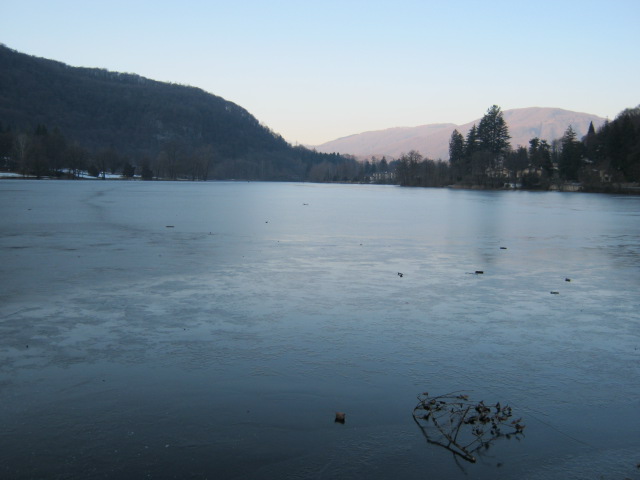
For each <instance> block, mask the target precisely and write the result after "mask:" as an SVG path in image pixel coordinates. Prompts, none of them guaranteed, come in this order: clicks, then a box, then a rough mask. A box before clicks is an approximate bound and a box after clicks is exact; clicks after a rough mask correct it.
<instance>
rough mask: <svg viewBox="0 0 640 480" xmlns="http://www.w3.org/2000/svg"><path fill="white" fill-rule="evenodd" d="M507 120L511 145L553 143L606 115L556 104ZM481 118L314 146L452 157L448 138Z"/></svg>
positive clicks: (366, 153)
mask: <svg viewBox="0 0 640 480" xmlns="http://www.w3.org/2000/svg"><path fill="white" fill-rule="evenodd" d="M503 114H504V119H505V121H506V122H507V126H508V127H509V133H510V135H511V146H512V147H513V148H516V147H517V146H518V145H522V146H528V144H529V140H530V139H531V138H534V137H538V138H540V139H543V140H547V141H548V142H549V143H551V142H552V141H553V140H555V139H558V138H560V137H561V136H562V135H563V134H564V132H565V130H566V129H567V127H568V126H569V125H571V126H572V127H573V129H574V131H576V133H577V135H578V137H581V136H583V135H586V133H587V130H588V128H589V123H591V122H593V125H594V127H595V128H598V127H599V126H601V125H602V124H603V123H604V122H605V120H606V119H605V118H602V117H599V116H597V115H593V114H589V113H583V112H574V111H571V110H565V109H562V108H555V107H526V108H515V109H509V110H504V111H503ZM480 119H481V117H479V118H477V119H475V120H472V121H470V122H467V123H464V124H461V125H456V124H454V123H430V124H425V125H418V126H415V127H390V128H387V129H383V130H371V131H367V132H362V133H356V134H353V135H348V136H345V137H340V138H337V139H335V140H331V141H329V142H325V143H323V144H320V145H316V146H313V147H311V148H315V149H316V150H317V151H319V152H324V153H334V152H339V153H341V154H350V155H354V156H356V157H357V158H369V157H372V156H377V157H382V156H386V157H391V158H397V157H399V156H400V155H402V154H403V153H407V152H409V151H411V150H417V151H419V152H420V153H421V154H422V155H424V156H426V157H429V158H433V159H443V160H446V159H448V158H449V139H450V138H451V133H452V132H453V131H454V130H456V129H457V130H458V131H459V132H460V133H462V135H463V136H466V134H467V132H468V131H469V129H470V128H471V127H472V126H473V125H474V124H476V125H478V124H479V123H480Z"/></svg>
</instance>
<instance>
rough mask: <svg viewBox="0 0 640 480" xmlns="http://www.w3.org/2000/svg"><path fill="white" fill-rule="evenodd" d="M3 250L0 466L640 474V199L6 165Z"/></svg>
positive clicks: (8, 474) (116, 470) (103, 472)
mask: <svg viewBox="0 0 640 480" xmlns="http://www.w3.org/2000/svg"><path fill="white" fill-rule="evenodd" d="M0 252H2V253H1V257H0V478H7V479H31V478H38V479H39V478H46V479H50V478H54V479H62V478H65V479H66V478H82V479H94V478H95V479H98V478H159V479H162V478H215V479H220V478H243V479H245V478H246V479H258V478H260V479H291V478H294V479H297V478H300V479H302V478H304V479H306V478H325V479H333V478H347V479H351V478H353V479H355V478H367V479H372V478H374V479H376V478H381V479H382V478H402V479H418V478H420V479H423V478H429V479H440V478H453V479H455V478H474V479H476V478H478V479H493V478H504V479H516V478H517V479H572V478H575V479H584V478H593V479H600V478H606V479H620V480H622V479H625V478H640V469H639V468H638V467H637V465H638V464H639V463H640V434H639V433H638V432H640V415H639V414H638V412H639V411H640V350H639V349H640V311H639V308H638V307H639V305H640V197H631V196H616V195H595V194H580V193H550V192H545V193H531V192H490V191H487V192H484V191H462V190H447V189H409V188H400V187H392V186H364V185H352V186H350V185H316V184H294V183H247V182H244V183H243V182H207V183H186V182H185V183H180V182H173V183H171V182H169V183H164V182H149V183H146V182H120V181H76V182H73V181H28V180H27V181H23V180H3V181H0ZM475 271H483V272H484V273H483V274H481V275H476V274H475V273H474V272H475ZM399 272H400V273H402V274H403V275H402V276H399V275H398V273H399ZM567 279H569V280H570V281H567ZM551 292H557V293H554V294H552V293H551ZM425 391H428V392H429V393H430V394H432V395H438V394H445V393H449V392H453V391H464V392H466V393H467V394H469V396H470V397H472V398H473V399H476V400H484V401H486V402H488V403H494V402H496V401H499V402H501V403H502V404H503V405H504V404H505V403H506V404H509V405H511V406H512V407H513V410H514V414H515V415H516V416H518V417H519V416H521V417H522V418H523V423H524V424H526V429H525V431H524V436H522V437H521V438H520V439H519V440H518V439H514V438H512V439H510V440H508V439H506V438H501V439H498V440H497V441H496V442H494V443H493V444H492V445H491V448H489V449H488V450H486V451H483V452H481V454H480V455H479V459H478V462H477V463H475V464H471V463H468V462H465V461H464V460H461V459H460V458H457V457H454V456H453V455H452V453H451V452H450V451H448V450H446V449H444V448H442V447H440V446H438V445H434V444H431V443H428V442H427V441H426V439H425V437H424V436H423V435H422V433H421V431H420V429H419V428H418V426H417V425H416V423H415V422H414V420H413V417H412V411H413V408H414V406H415V405H416V403H417V399H416V397H417V395H418V394H419V393H421V392H425ZM336 411H341V412H345V413H346V422H345V423H344V424H339V423H335V422H334V416H335V412H336Z"/></svg>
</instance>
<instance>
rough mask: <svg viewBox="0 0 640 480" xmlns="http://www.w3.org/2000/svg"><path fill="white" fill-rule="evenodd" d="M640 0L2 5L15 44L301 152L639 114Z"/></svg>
mask: <svg viewBox="0 0 640 480" xmlns="http://www.w3.org/2000/svg"><path fill="white" fill-rule="evenodd" d="M639 25H640V1H639V0H608V1H606V2H603V1H601V0H600V1H590V0H579V1H573V0H567V1H564V0H553V1H544V0H543V1H536V2H532V1H526V2H525V1H518V0H508V1H492V0H485V1H471V0H459V1H456V2H449V1H445V0H440V1H430V0H423V1H404V0H396V1H375V0H366V1H355V0H354V1H350V0H340V1H333V0H314V1H304V0H298V1H295V0H283V1H278V0H265V1H258V0H251V1H249V0H235V1H232V0H224V1H216V0H209V1H207V0H202V1H197V0H183V1H165V0H153V1H146V0H141V1H137V0H127V1H121V0H109V1H101V0H40V1H37V0H0V42H1V43H4V44H5V45H7V46H8V47H10V48H13V49H15V50H18V51H20V52H24V53H28V54H31V55H36V56H39V57H45V58H51V59H54V60H59V61H62V62H64V63H68V64H70V65H74V66H86V67H101V68H106V69H109V70H114V71H120V72H131V73H137V74H140V75H142V76H145V77H148V78H152V79H155V80H161V81H170V82H174V83H181V84H187V85H193V86H196V87H200V88H202V89H204V90H206V91H208V92H210V93H214V94H216V95H219V96H221V97H224V98H225V99H227V100H230V101H232V102H235V103H237V104H238V105H240V106H242V107H244V108H246V109H247V110H248V111H249V112H251V113H252V114H253V115H254V116H256V117H257V118H258V120H260V121H261V122H262V123H263V124H265V125H267V126H268V127H270V128H271V129H272V130H274V131H276V132H278V133H280V134H281V135H283V136H284V137H285V138H286V139H287V140H288V141H290V142H292V143H296V142H298V143H303V144H310V145H315V144H320V143H323V142H325V141H329V140H333V139H335V138H338V137H343V136H346V135H351V134H354V133H360V132H363V131H367V130H378V129H383V128H388V127H394V126H416V125H423V124H427V123H438V122H452V123H457V124H462V123H466V122H468V121H471V120H473V119H475V118H479V117H481V116H482V115H483V114H484V113H485V112H486V110H487V108H488V107H490V106H491V105H493V104H497V105H499V106H500V107H502V109H503V110H507V109H511V108H520V107H532V106H540V107H559V108H565V109H568V110H575V111H579V112H586V113H592V114H596V115H600V116H603V117H607V116H608V117H610V118H613V117H615V115H616V114H617V113H619V112H620V111H621V110H623V109H624V108H627V107H634V106H636V105H638V104H639V103H640V80H639V79H640V61H639V52H640V27H639Z"/></svg>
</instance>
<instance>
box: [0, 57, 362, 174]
mask: <svg viewBox="0 0 640 480" xmlns="http://www.w3.org/2000/svg"><path fill="white" fill-rule="evenodd" d="M0 122H1V124H2V125H3V126H4V127H5V128H11V129H12V130H13V131H14V132H16V131H24V132H34V131H35V130H36V129H37V128H45V129H46V131H48V132H51V131H53V130H54V129H56V130H58V131H59V132H60V133H61V134H62V135H63V136H64V138H65V139H66V140H67V141H70V142H74V143H77V144H78V145H79V146H81V147H82V148H84V149H86V152H87V154H88V156H91V155H93V156H99V152H105V151H108V152H110V155H111V156H112V157H113V156H114V155H115V156H117V158H119V161H120V162H121V163H122V162H123V159H124V160H126V162H129V163H131V164H133V165H138V166H140V165H141V164H142V162H143V161H144V162H148V164H149V165H150V166H151V167H153V168H154V170H155V173H156V175H159V176H164V177H174V178H176V177H180V176H185V177H189V176H191V177H194V178H195V177H198V176H202V175H201V172H202V171H208V172H209V173H208V176H209V177H210V178H211V177H218V178H261V179H267V180H269V179H280V180H282V179H284V180H286V179H303V178H305V176H306V175H307V174H308V172H309V170H310V168H311V166H313V165H314V164H318V163H323V162H329V163H332V164H339V163H342V162H349V160H348V159H344V158H341V157H339V156H337V155H325V154H320V153H317V152H313V151H310V150H308V149H305V148H302V147H293V146H291V145H289V144H288V143H287V142H286V141H285V140H284V139H283V138H282V137H281V136H280V135H277V134H275V133H274V132H272V131H271V130H269V129H268V128H267V127H265V126H263V125H261V124H260V123H259V122H258V120H257V119H256V118H255V117H253V116H252V115H251V114H250V113H249V112H247V111H246V110H245V109H244V108H242V107H240V106H238V105H236V104H234V103H232V102H229V101H226V100H224V99H223V98H221V97H218V96H215V95H212V94H209V93H207V92H205V91H203V90H201V89H199V88H194V87H188V86H182V85H176V84H169V83H163V82H158V81H153V80H149V79H146V78H143V77H140V76H138V75H134V74H123V73H116V72H110V71H107V70H103V69H95V68H78V67H71V66H68V65H65V64H63V63H60V62H57V61H53V60H47V59H43V58H37V57H33V56H30V55H26V54H22V53H19V52H16V51H14V50H12V49H10V48H7V47H6V46H4V45H0ZM203 157H207V158H203ZM110 161H113V159H110ZM203 162H206V163H207V165H206V166H205V167H203V166H202V165H200V167H198V169H197V170H198V174H197V175H196V174H195V173H194V172H195V171H194V168H195V167H194V165H196V164H202V163H203ZM116 163H117V162H116ZM205 177H206V176H205Z"/></svg>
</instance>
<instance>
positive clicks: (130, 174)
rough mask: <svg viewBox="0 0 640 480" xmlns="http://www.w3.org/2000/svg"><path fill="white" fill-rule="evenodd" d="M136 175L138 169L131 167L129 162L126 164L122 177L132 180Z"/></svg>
mask: <svg viewBox="0 0 640 480" xmlns="http://www.w3.org/2000/svg"><path fill="white" fill-rule="evenodd" d="M135 173H136V167H134V166H133V165H131V164H130V163H129V162H125V164H124V166H123V167H122V176H123V177H127V178H132V177H133V176H134V175H135Z"/></svg>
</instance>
